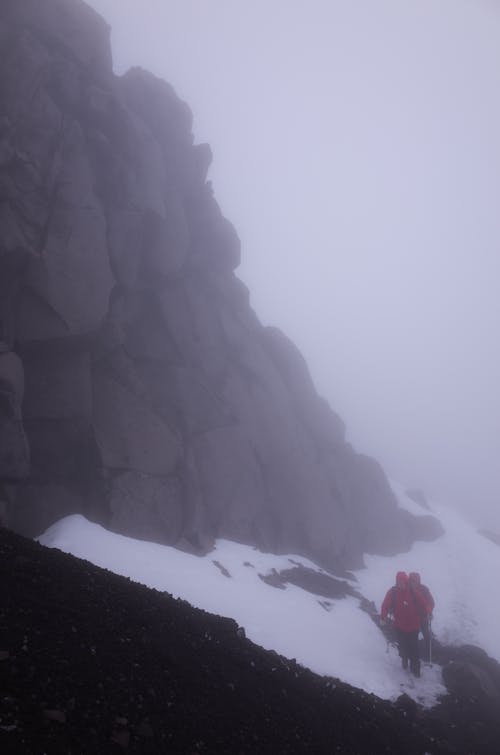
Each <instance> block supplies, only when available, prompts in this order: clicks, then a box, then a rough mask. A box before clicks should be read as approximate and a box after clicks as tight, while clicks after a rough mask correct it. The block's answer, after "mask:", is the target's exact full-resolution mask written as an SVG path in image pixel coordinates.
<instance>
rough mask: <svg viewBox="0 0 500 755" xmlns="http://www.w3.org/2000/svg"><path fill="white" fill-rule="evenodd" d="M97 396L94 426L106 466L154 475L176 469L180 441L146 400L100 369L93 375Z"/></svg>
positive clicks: (95, 397)
mask: <svg viewBox="0 0 500 755" xmlns="http://www.w3.org/2000/svg"><path fill="white" fill-rule="evenodd" d="M93 396H94V404H93V425H94V430H95V436H96V441H97V445H98V446H99V450H100V454H101V459H102V463H103V464H104V466H106V467H111V468H115V469H133V470H135V471H138V472H145V473H147V474H152V475H168V474H170V473H171V472H172V471H173V470H174V469H175V466H176V464H177V462H178V460H179V455H180V444H179V440H178V439H177V438H176V436H175V435H174V433H173V432H172V430H170V428H169V427H168V426H167V425H166V424H165V421H164V420H162V419H161V417H160V416H159V415H158V414H156V413H155V412H154V410H153V409H152V407H151V406H149V405H148V404H147V403H146V401H144V399H142V398H140V397H138V396H137V395H135V394H134V393H132V392H131V391H130V390H129V389H128V388H126V387H124V386H123V385H121V384H120V383H119V382H118V381H117V380H115V379H114V378H113V377H111V376H110V375H108V374H106V372H104V371H101V370H99V369H96V370H95V372H94V375H93Z"/></svg>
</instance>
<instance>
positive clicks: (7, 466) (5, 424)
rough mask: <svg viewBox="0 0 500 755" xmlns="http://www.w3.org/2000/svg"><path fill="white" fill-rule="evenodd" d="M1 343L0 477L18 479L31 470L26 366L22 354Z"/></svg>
mask: <svg viewBox="0 0 500 755" xmlns="http://www.w3.org/2000/svg"><path fill="white" fill-rule="evenodd" d="M0 343H1V346H2V348H1V352H0V480H1V479H4V480H17V479H23V478H25V477H27V476H28V474H29V470H30V453H29V447H28V442H27V439H26V435H25V432H24V427H23V422H22V413H21V404H22V401H23V394H24V370H23V364H22V362H21V359H20V358H19V356H18V355H17V354H15V353H14V352H12V351H8V350H7V348H8V347H7V346H6V344H5V343H4V342H0Z"/></svg>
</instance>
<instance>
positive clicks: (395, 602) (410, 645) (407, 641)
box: [380, 571, 427, 676]
mask: <svg viewBox="0 0 500 755" xmlns="http://www.w3.org/2000/svg"><path fill="white" fill-rule="evenodd" d="M426 610H427V604H426V603H425V601H424V599H423V597H422V596H421V595H420V593H419V592H412V591H411V590H410V580H409V578H408V575H407V574H406V572H404V571H398V573H397V574H396V584H395V585H394V586H393V587H391V588H390V589H389V590H388V591H387V595H386V596H385V598H384V602H383V603H382V608H381V610H380V615H381V618H382V622H383V623H387V621H388V616H389V615H392V617H393V624H394V628H395V630H396V635H397V642H398V649H399V655H400V657H401V664H402V666H403V668H404V669H406V668H408V662H409V663H410V671H411V673H412V674H413V675H414V676H420V658H419V652H418V633H419V631H420V626H421V615H422V614H423V613H424V612H425V611H426Z"/></svg>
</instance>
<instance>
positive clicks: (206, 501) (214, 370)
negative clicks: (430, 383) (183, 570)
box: [0, 0, 436, 567]
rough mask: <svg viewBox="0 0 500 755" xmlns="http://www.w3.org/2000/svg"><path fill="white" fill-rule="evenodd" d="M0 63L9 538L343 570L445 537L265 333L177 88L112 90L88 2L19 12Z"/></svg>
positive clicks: (144, 82)
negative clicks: (124, 545)
mask: <svg viewBox="0 0 500 755" xmlns="http://www.w3.org/2000/svg"><path fill="white" fill-rule="evenodd" d="M42 6H43V9H42ZM0 51H1V60H2V66H1V69H0V169H1V170H0V229H1V235H0V319H1V321H2V330H3V338H4V339H5V341H6V343H7V344H8V346H5V347H4V353H3V354H2V355H1V356H0V439H1V440H2V451H1V452H0V474H1V478H2V480H3V481H4V482H5V483H9V487H8V489H7V487H6V486H5V485H4V489H2V490H3V493H1V491H0V499H1V500H2V501H3V504H2V505H3V511H4V516H5V517H6V519H7V522H8V523H9V525H10V526H11V527H13V528H15V529H17V530H19V531H21V532H23V533H25V534H29V535H36V534H38V533H39V532H40V531H41V530H43V529H44V528H45V527H47V526H48V525H49V524H51V523H52V522H53V521H54V520H55V519H57V518H58V517H60V516H62V515H64V514H67V513H71V512H75V511H79V512H82V513H83V514H85V515H87V516H89V517H91V518H94V519H97V520H98V521H100V522H102V523H104V524H105V525H106V526H108V527H110V528H113V529H115V530H118V531H120V532H124V533H129V534H132V535H134V536H136V537H145V538H148V539H156V540H159V541H161V542H168V543H175V544H177V545H179V546H180V547H190V548H195V549H203V548H206V547H208V546H209V545H210V543H211V542H212V541H213V538H215V537H217V536H225V537H230V538H235V539H239V540H242V541H246V542H252V543H255V544H256V545H258V546H260V547H264V548H268V549H270V550H274V551H297V552H301V553H304V554H307V555H309V556H311V557H313V558H315V559H317V560H319V561H320V562H322V563H324V564H325V565H328V566H330V567H332V566H335V565H336V564H338V563H339V562H341V563H342V564H343V565H344V566H354V565H355V564H358V563H359V562H360V560H361V558H362V553H363V552H390V553H393V552H397V551H399V550H404V549H406V548H408V547H409V545H410V544H411V542H412V541H413V539H414V537H415V535H416V534H417V535H418V536H419V537H424V538H425V537H428V536H429V537H433V536H435V535H436V530H435V529H434V525H433V520H431V519H430V518H421V520H420V521H417V520H415V519H414V518H412V517H410V515H408V514H406V513H405V512H400V511H399V510H398V509H397V506H396V502H395V500H394V497H393V496H392V493H391V491H390V489H389V486H388V483H387V481H386V478H385V476H384V474H383V472H382V470H381V469H380V467H379V466H378V465H377V464H376V463H375V462H374V461H373V460H371V459H367V458H365V457H362V456H359V455H357V454H356V453H355V452H354V451H353V450H352V449H351V448H350V446H348V445H347V444H346V443H345V441H344V426H343V423H342V422H341V420H340V419H339V418H338V417H337V416H336V415H335V414H334V413H333V412H332V411H331V409H330V408H329V407H328V405H327V404H326V402H325V401H323V400H322V399H320V398H319V397H318V396H317V395H316V393H315V390H314V387H313V384H312V381H311V379H310V376H309V372H308V370H307V366H306V364H305V362H304V360H303V358H302V357H301V355H300V354H299V353H298V351H297V350H296V348H295V347H294V346H293V344H291V343H290V342H289V341H288V339H287V338H286V337H285V336H283V335H282V334H281V333H280V332H279V331H277V330H276V329H273V328H263V327H262V326H261V325H260V324H259V322H258V320H257V318H256V316H255V314H254V313H253V311H252V310H251V308H250V306H249V298H248V292H247V290H246V289H245V287H244V286H243V285H242V283H241V282H240V281H239V280H238V279H237V278H236V277H235V275H234V270H235V268H236V267H237V266H238V263H239V259H240V244H239V240H238V237H237V235H236V233H235V231H234V228H233V227H232V225H231V224H230V223H229V222H228V221H227V220H226V219H225V218H224V217H223V216H222V214H221V211H220V209H219V207H218V205H217V203H216V201H215V199H214V197H213V194H212V190H211V186H210V183H207V181H206V173H207V169H208V166H209V164H210V160H211V153H210V149H209V148H208V147H207V146H206V145H194V144H193V137H192V134H191V114H190V111H189V109H188V108H187V106H186V105H185V104H184V103H183V102H181V101H180V100H179V99H178V98H177V96H176V95H175V93H174V91H173V90H172V88H171V87H170V86H169V85H167V84H165V83H164V82H162V81H159V80H158V79H156V78H154V77H153V76H152V75H151V74H148V73H146V72H144V71H142V70H140V69H133V70H131V71H130V72H129V73H127V74H126V75H125V76H123V77H122V78H116V77H115V76H113V74H112V71H111V55H110V49H109V40H108V29H107V27H106V25H105V24H104V22H103V21H102V20H101V19H100V18H99V17H98V16H97V15H96V14H95V13H94V12H93V11H92V10H91V9H90V8H88V7H87V6H85V5H84V4H83V3H82V2H80V0H67V2H62V0H45V1H44V3H43V4H40V3H39V2H36V0H4V1H3V2H2V5H1V7H0ZM23 373H24V378H25V382H26V387H25V392H24V398H23V397H22V389H21V388H20V385H21V382H22V374H23ZM5 376H7V377H5ZM9 376H10V377H9ZM21 402H22V404H21ZM21 408H22V422H21ZM26 438H27V439H28V442H29V454H30V456H29V454H28V447H27V444H26ZM6 448H8V449H9V450H8V451H5V450H4V449H6ZM13 480H14V481H15V484H14V485H13V484H12V481H13ZM5 491H7V492H5Z"/></svg>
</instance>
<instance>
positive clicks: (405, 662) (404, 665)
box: [401, 658, 408, 669]
mask: <svg viewBox="0 0 500 755" xmlns="http://www.w3.org/2000/svg"><path fill="white" fill-rule="evenodd" d="M401 665H402V667H403V668H404V669H406V668H408V658H401Z"/></svg>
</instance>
